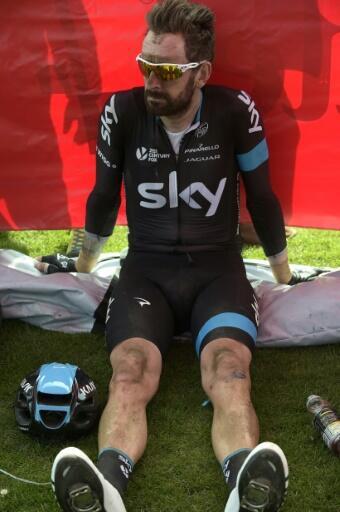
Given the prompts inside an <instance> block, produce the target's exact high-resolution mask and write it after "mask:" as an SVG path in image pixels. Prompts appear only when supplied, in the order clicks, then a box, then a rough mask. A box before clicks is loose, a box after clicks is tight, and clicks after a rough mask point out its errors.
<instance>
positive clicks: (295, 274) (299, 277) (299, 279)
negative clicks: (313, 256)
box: [287, 269, 325, 286]
mask: <svg viewBox="0 0 340 512" xmlns="http://www.w3.org/2000/svg"><path fill="white" fill-rule="evenodd" d="M324 272H325V271H324V270H322V269H315V270H312V271H306V270H293V271H292V277H291V279H290V281H288V283H287V284H289V286H293V285H294V284H299V283H305V282H306V281H313V280H314V279H315V278H316V277H318V276H319V275H320V274H323V273H324Z"/></svg>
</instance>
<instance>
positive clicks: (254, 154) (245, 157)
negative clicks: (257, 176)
mask: <svg viewBox="0 0 340 512" xmlns="http://www.w3.org/2000/svg"><path fill="white" fill-rule="evenodd" d="M268 156H269V153H268V146H267V142H266V139H263V140H261V142H259V144H257V146H255V147H254V148H253V149H251V150H250V151H248V153H241V154H239V155H236V158H237V161H238V165H239V167H240V169H241V171H254V170H255V169H257V167H258V166H259V165H261V164H263V162H265V161H266V160H268Z"/></svg>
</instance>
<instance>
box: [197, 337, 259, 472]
mask: <svg viewBox="0 0 340 512" xmlns="http://www.w3.org/2000/svg"><path fill="white" fill-rule="evenodd" d="M250 361H251V352H250V350H249V349H248V347H246V346H245V345H243V344H241V343H239V342H238V341H234V340H231V339H228V338H223V339H219V340H216V341H213V342H211V343H208V344H207V345H206V346H205V347H204V349H203V351H202V353H201V372H202V386H203V389H204V391H205V392H206V394H207V395H208V397H209V398H210V400H211V402H212V404H213V406H214V417H213V424H212V444H213V448H214V452H215V455H216V457H217V459H218V460H219V461H220V462H221V463H222V461H223V460H224V458H225V456H226V454H228V453H232V452H234V451H236V450H238V449H240V448H248V449H252V448H254V446H256V444H257V443H258V439H259V425H258V420H257V417H256V413H255V410H254V407H253V405H252V403H251V398H250V388H251V383H250V374H249V366H250Z"/></svg>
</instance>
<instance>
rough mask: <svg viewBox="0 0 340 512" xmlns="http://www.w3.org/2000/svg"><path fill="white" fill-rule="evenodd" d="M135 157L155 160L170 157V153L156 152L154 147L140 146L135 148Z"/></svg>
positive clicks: (150, 160)
mask: <svg viewBox="0 0 340 512" xmlns="http://www.w3.org/2000/svg"><path fill="white" fill-rule="evenodd" d="M136 157H137V159H138V160H141V161H148V162H157V160H158V159H166V158H170V153H158V150H157V149H156V148H149V149H147V148H145V147H144V146H141V147H139V148H137V149H136Z"/></svg>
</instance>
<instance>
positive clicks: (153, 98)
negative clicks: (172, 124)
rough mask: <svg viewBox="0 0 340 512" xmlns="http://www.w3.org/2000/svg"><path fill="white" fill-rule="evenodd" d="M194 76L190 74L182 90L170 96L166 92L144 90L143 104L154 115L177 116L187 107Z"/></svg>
mask: <svg viewBox="0 0 340 512" xmlns="http://www.w3.org/2000/svg"><path fill="white" fill-rule="evenodd" d="M194 90H195V88H194V77H193V76H191V77H190V79H189V81H188V83H187V84H186V86H185V88H184V90H183V91H182V92H181V93H180V94H179V95H178V96H177V98H172V97H171V96H170V95H169V94H168V93H167V92H162V91H149V90H147V89H145V90H144V100H145V105H146V108H147V110H148V112H150V114H153V115H155V116H177V115H179V114H183V113H184V112H186V111H187V109H188V108H189V105H190V103H191V100H192V97H193V94H194Z"/></svg>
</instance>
